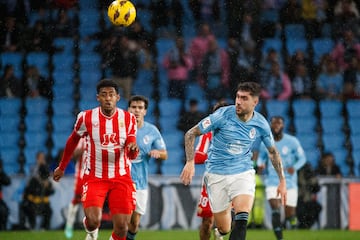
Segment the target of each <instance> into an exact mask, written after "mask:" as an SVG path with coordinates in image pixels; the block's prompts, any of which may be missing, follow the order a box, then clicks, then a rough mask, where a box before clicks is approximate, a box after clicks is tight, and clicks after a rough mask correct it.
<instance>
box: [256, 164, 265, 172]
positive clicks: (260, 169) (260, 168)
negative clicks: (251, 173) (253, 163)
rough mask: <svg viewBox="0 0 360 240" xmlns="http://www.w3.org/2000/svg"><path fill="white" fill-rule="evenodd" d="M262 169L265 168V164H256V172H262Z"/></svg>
mask: <svg viewBox="0 0 360 240" xmlns="http://www.w3.org/2000/svg"><path fill="white" fill-rule="evenodd" d="M264 169H265V165H264V164H261V165H258V166H257V171H258V174H262V173H263V171H264Z"/></svg>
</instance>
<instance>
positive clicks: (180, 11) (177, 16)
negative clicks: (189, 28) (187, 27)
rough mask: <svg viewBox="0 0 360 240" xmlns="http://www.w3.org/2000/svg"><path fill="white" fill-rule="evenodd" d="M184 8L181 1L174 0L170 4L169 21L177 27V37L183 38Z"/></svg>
mask: <svg viewBox="0 0 360 240" xmlns="http://www.w3.org/2000/svg"><path fill="white" fill-rule="evenodd" d="M184 14H185V12H184V7H183V6H182V3H181V1H180V0H172V1H171V3H170V12H169V18H170V19H169V20H170V21H171V22H172V24H173V25H174V26H175V34H176V36H182V26H183V19H184Z"/></svg>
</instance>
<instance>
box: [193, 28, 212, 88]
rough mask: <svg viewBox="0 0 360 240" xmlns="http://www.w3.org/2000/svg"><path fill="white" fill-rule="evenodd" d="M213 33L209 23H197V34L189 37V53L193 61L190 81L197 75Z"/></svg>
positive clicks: (194, 79) (195, 78)
mask: <svg viewBox="0 0 360 240" xmlns="http://www.w3.org/2000/svg"><path fill="white" fill-rule="evenodd" d="M214 38H215V35H214V34H213V32H212V30H211V29H210V26H209V24H206V23H203V24H201V25H199V27H198V32H197V35H196V36H195V37H194V38H192V39H191V41H190V46H189V54H190V55H191V57H192V60H193V62H194V69H193V71H192V73H191V81H196V80H197V79H198V77H199V73H200V70H201V69H200V68H201V64H202V59H203V57H204V55H205V54H206V53H207V51H208V48H209V41H210V40H211V39H214Z"/></svg>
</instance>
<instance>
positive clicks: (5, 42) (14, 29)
mask: <svg viewBox="0 0 360 240" xmlns="http://www.w3.org/2000/svg"><path fill="white" fill-rule="evenodd" d="M0 44H1V51H4V52H14V51H18V50H19V49H20V47H19V45H20V29H19V28H18V26H17V22H16V18H15V17H7V18H6V20H5V26H4V27H2V28H1V29H0Z"/></svg>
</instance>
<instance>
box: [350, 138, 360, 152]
mask: <svg viewBox="0 0 360 240" xmlns="http://www.w3.org/2000/svg"><path fill="white" fill-rule="evenodd" d="M350 143H351V147H352V150H353V151H360V134H350Z"/></svg>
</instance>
